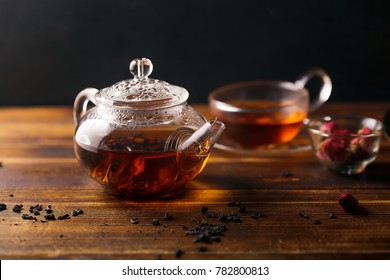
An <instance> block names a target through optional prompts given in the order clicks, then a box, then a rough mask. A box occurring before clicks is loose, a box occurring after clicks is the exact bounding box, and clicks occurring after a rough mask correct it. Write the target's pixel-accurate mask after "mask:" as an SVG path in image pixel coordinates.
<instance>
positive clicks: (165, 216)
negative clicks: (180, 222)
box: [164, 213, 173, 221]
mask: <svg viewBox="0 0 390 280" xmlns="http://www.w3.org/2000/svg"><path fill="white" fill-rule="evenodd" d="M164 219H165V220H166V221H171V220H173V216H172V214H169V213H164Z"/></svg>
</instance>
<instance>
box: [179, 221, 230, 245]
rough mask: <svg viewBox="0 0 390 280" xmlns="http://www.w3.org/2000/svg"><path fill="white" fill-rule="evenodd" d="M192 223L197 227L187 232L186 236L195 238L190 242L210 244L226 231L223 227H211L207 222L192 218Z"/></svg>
mask: <svg viewBox="0 0 390 280" xmlns="http://www.w3.org/2000/svg"><path fill="white" fill-rule="evenodd" d="M193 221H194V222H196V223H197V226H196V227H194V228H192V229H190V230H188V231H187V232H186V234H187V235H194V236H195V237H196V238H195V239H194V240H193V241H192V242H194V243H195V242H204V243H210V242H213V241H218V240H220V238H219V235H222V233H223V232H224V231H226V227H225V225H213V224H210V223H209V222H208V221H202V222H201V221H199V220H198V219H197V218H195V217H194V218H193Z"/></svg>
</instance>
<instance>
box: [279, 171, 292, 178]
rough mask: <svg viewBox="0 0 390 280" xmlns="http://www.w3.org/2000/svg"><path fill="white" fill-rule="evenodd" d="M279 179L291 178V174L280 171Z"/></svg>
mask: <svg viewBox="0 0 390 280" xmlns="http://www.w3.org/2000/svg"><path fill="white" fill-rule="evenodd" d="M280 177H292V173H290V172H288V171H282V172H280Z"/></svg>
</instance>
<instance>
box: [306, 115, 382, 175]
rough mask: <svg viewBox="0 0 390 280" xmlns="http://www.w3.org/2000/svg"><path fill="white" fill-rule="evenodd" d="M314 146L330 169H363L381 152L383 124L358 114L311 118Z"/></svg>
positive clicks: (353, 171) (347, 172)
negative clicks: (357, 115)
mask: <svg viewBox="0 0 390 280" xmlns="http://www.w3.org/2000/svg"><path fill="white" fill-rule="evenodd" d="M307 127H308V131H309V135H310V140H311V144H312V149H313V151H314V152H315V155H316V157H317V158H318V159H319V161H320V162H321V163H322V164H323V165H324V166H326V167H327V168H328V169H330V170H333V171H336V172H338V173H341V174H343V175H355V174H360V173H362V172H363V171H364V170H365V168H366V167H367V165H368V164H370V163H371V162H373V161H374V160H375V158H376V156H377V154H378V152H379V147H380V142H381V138H382V129H383V124H382V122H381V121H379V120H376V119H373V118H366V117H356V116H344V117H335V118H333V117H329V116H326V117H322V118H316V119H312V120H309V121H308V122H307Z"/></svg>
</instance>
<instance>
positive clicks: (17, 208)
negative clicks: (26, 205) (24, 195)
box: [12, 204, 23, 213]
mask: <svg viewBox="0 0 390 280" xmlns="http://www.w3.org/2000/svg"><path fill="white" fill-rule="evenodd" d="M22 210H23V204H16V205H14V207H13V208H12V212H15V213H20V212H22Z"/></svg>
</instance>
